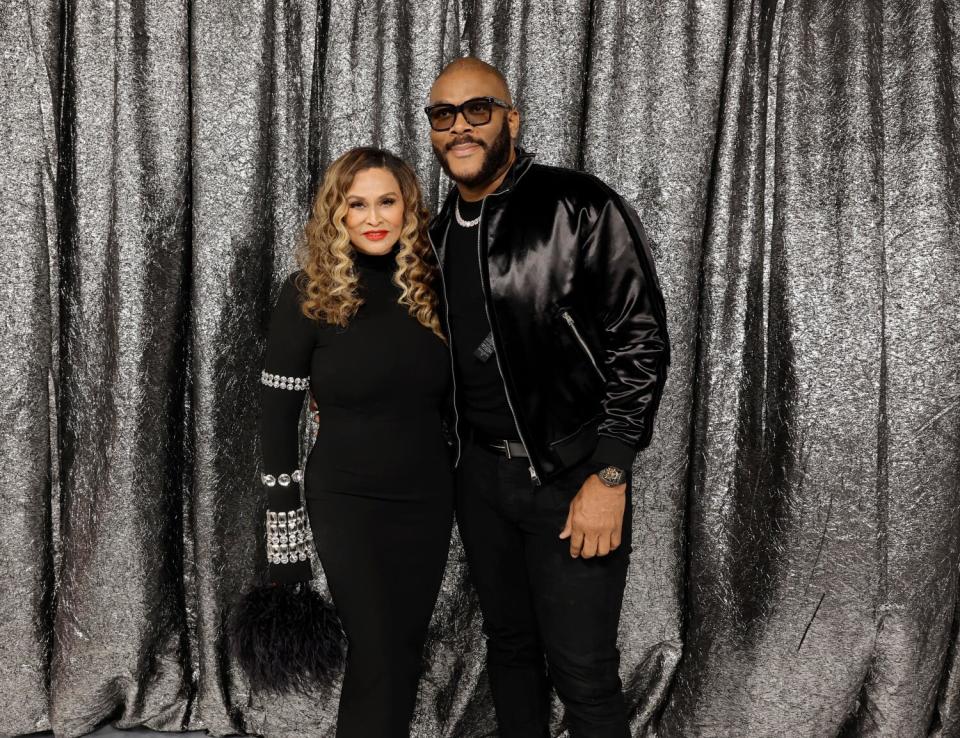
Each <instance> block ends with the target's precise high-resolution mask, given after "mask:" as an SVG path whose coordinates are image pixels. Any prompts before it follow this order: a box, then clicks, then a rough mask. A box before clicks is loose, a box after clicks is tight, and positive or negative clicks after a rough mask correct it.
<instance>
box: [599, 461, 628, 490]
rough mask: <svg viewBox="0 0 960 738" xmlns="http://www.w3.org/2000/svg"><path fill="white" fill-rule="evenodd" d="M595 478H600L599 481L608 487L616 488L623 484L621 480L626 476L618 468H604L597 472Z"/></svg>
mask: <svg viewBox="0 0 960 738" xmlns="http://www.w3.org/2000/svg"><path fill="white" fill-rule="evenodd" d="M597 476H598V477H600V481H601V482H603V483H604V484H605V485H607V486H608V487H617V486H619V485H621V484H623V478H624V477H625V476H626V472H624V471H623V469H621V468H620V467H618V466H605V467H603V469H601V470H600V471H598V472H597Z"/></svg>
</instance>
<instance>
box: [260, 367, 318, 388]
mask: <svg viewBox="0 0 960 738" xmlns="http://www.w3.org/2000/svg"><path fill="white" fill-rule="evenodd" d="M260 382H261V383H262V384H265V385H267V386H268V387H276V388H277V389H288V390H299V391H302V390H305V389H309V388H310V377H287V376H284V375H283V374H271V373H270V372H268V371H267V370H266V369H263V370H261V372H260Z"/></svg>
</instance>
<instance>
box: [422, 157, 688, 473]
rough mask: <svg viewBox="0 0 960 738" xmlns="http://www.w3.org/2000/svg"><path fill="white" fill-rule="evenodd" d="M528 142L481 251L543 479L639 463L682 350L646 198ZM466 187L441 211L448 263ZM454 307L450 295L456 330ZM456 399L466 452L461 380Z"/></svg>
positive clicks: (507, 362) (498, 346)
mask: <svg viewBox="0 0 960 738" xmlns="http://www.w3.org/2000/svg"><path fill="white" fill-rule="evenodd" d="M516 153H517V158H516V161H515V162H514V164H513V165H512V166H511V169H510V171H509V173H508V174H507V176H506V178H505V180H504V184H503V185H502V186H501V187H500V188H499V189H498V190H497V191H496V192H494V193H491V194H489V195H487V196H486V197H485V198H484V200H483V203H482V206H481V211H480V223H479V225H478V228H477V231H478V233H477V241H478V243H477V258H478V259H479V260H480V273H481V280H482V288H483V293H484V297H485V302H486V309H487V315H488V317H489V319H490V327H491V330H492V332H493V339H494V347H495V356H496V360H497V364H498V367H499V369H500V374H501V376H502V377H503V381H504V386H505V388H506V394H507V400H508V403H509V405H510V409H511V410H512V411H513V415H514V420H515V421H516V424H517V430H518V433H519V435H520V441H521V442H522V443H523V445H524V447H525V448H526V450H527V453H528V455H529V457H530V458H529V462H530V476H531V479H532V480H533V482H534V483H535V484H542V483H544V482H547V481H549V480H550V479H552V478H554V477H556V476H557V475H558V474H560V473H561V472H562V471H564V470H566V469H568V468H569V467H571V466H573V465H575V464H577V463H579V462H581V461H583V460H585V459H587V458H588V457H591V458H592V459H593V460H595V461H597V462H600V463H602V464H613V465H615V466H618V467H620V468H622V469H627V470H629V469H630V468H631V467H632V465H633V461H634V458H635V456H636V454H637V452H638V451H639V450H640V449H642V448H644V447H646V446H647V445H648V444H649V443H650V438H651V435H652V433H653V421H654V418H655V416H656V413H657V409H658V407H659V404H660V396H661V393H662V392H663V386H664V383H665V381H666V375H667V366H668V365H669V363H670V343H669V338H668V335H667V322H666V308H665V306H664V302H663V295H662V294H661V291H660V284H659V281H658V279H657V274H656V269H655V266H654V261H653V256H652V254H651V252H650V246H649V243H648V240H647V237H646V234H645V232H644V229H643V226H642V225H641V223H640V218H639V216H638V215H637V213H636V212H635V211H634V210H633V208H631V207H630V206H629V205H628V204H627V203H626V202H625V201H624V200H623V198H621V197H620V196H619V195H618V194H617V193H616V192H614V191H613V190H612V189H611V188H610V187H609V186H608V185H606V184H605V183H604V182H603V181H601V180H600V179H598V178H597V177H595V176H593V175H591V174H586V173H583V172H578V171H576V170H572V169H565V168H561V167H553V166H546V165H543V164H539V163H535V162H534V160H533V157H534V154H533V153H530V152H526V151H523V150H522V149H520V148H519V147H518V148H517V150H516ZM456 195H457V188H456V187H453V188H451V190H450V192H449V193H448V195H447V197H446V200H445V201H444V203H443V206H442V207H441V209H440V212H439V213H438V214H437V215H436V216H435V217H434V218H433V219H432V221H431V223H430V240H431V244H432V246H433V248H434V254H435V256H436V259H437V262H438V263H439V264H441V265H442V264H443V257H444V249H445V246H446V235H447V230H448V228H449V226H450V222H451V220H452V218H453V206H454V203H455V202H456ZM441 276H442V270H441ZM438 286H439V287H440V288H441V289H442V288H443V283H442V280H441V281H440V284H439V285H438ZM438 292H441V290H438ZM441 296H442V302H443V303H444V304H445V301H446V298H445V295H441ZM446 317H447V316H446V311H445V310H444V309H443V308H441V310H440V318H441V321H443V322H444V329H445V330H446V331H447V335H448V336H449V330H448V323H447V322H446ZM455 340H456V336H452V337H450V342H451V352H450V358H451V362H452V361H453V352H452V342H453V341H455ZM451 400H452V408H451V414H452V423H451V425H452V430H453V432H452V436H453V438H452V443H453V446H454V459H455V460H454V464H457V463H458V462H459V459H460V437H461V435H462V430H463V429H462V428H459V427H458V426H459V425H460V423H459V419H458V414H457V412H456V403H457V398H456V383H454V386H453V392H452V397H451Z"/></svg>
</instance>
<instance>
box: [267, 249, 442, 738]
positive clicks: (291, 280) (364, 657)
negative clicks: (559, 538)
mask: <svg viewBox="0 0 960 738" xmlns="http://www.w3.org/2000/svg"><path fill="white" fill-rule="evenodd" d="M396 252H397V249H396V248H395V249H394V250H393V251H392V252H391V253H388V254H384V255H381V256H375V255H369V254H364V253H361V252H354V264H355V268H356V269H357V273H358V277H359V291H360V296H361V298H363V300H364V304H363V305H362V306H361V307H360V309H359V311H358V313H357V314H356V315H355V316H354V317H353V318H352V319H351V320H350V322H349V325H348V326H347V327H346V328H341V327H337V326H332V325H329V324H326V323H322V322H317V321H314V320H311V319H310V318H307V317H306V316H305V315H303V313H302V312H301V310H300V297H299V293H298V290H297V287H296V285H295V278H296V276H297V273H296V272H294V273H292V274H290V275H288V277H287V278H286V280H285V281H284V284H283V286H282V288H281V291H280V294H279V296H278V299H277V302H276V303H275V306H274V309H273V313H272V316H271V321H270V328H269V335H268V339H267V348H266V355H265V358H264V365H263V374H262V378H261V381H262V391H261V398H262V404H261V406H262V411H261V420H260V433H261V447H262V452H263V473H264V474H265V475H270V477H272V478H273V479H274V480H280V477H281V475H283V474H286V475H288V476H289V479H287V478H286V477H285V478H283V479H282V481H283V482H287V483H286V484H282V483H281V481H275V482H274V483H273V484H272V486H268V487H267V490H268V508H269V509H270V510H271V511H287V512H288V513H289V511H294V518H295V522H294V523H293V524H292V525H293V526H294V530H293V531H292V532H291V535H292V536H293V537H294V538H295V537H296V534H297V532H298V531H297V526H298V525H300V524H299V523H297V522H296V519H297V517H298V515H297V513H296V511H297V508H298V507H299V505H300V502H299V487H298V482H297V480H296V479H295V477H297V476H299V474H298V473H297V472H296V470H297V468H298V461H299V436H298V423H299V418H300V413H301V411H302V409H303V404H304V398H305V392H306V390H307V388H308V386H309V388H310V389H311V390H312V392H313V395H314V397H315V398H316V402H317V408H318V422H319V426H318V427H319V430H318V433H317V438H316V441H315V443H314V445H313V447H312V449H311V451H310V453H309V456H308V459H307V463H306V465H305V469H304V471H303V483H304V495H305V497H306V509H307V513H308V516H309V521H310V527H311V528H312V531H313V537H314V542H315V543H316V548H317V554H318V556H319V558H320V562H321V564H322V565H323V569H324V572H325V574H326V577H327V582H328V584H329V586H330V592H331V594H332V596H333V600H334V604H335V606H336V608H337V612H338V614H339V616H340V619H341V622H342V623H343V627H344V630H345V632H346V634H347V638H348V640H349V648H348V652H347V666H346V672H345V675H344V682H343V689H342V692H341V697H340V712H339V717H338V721H337V736H338V737H341V738H344V737H347V736H363V738H378V737H379V736H406V735H407V731H408V723H409V720H410V716H411V713H412V711H413V707H414V703H415V699H416V690H417V681H418V679H419V674H420V663H421V662H420V659H421V652H422V648H423V644H424V640H425V637H426V631H427V626H428V624H429V621H430V616H431V613H432V611H433V607H434V605H435V603H436V599H437V595H438V593H439V588H440V583H441V579H442V577H443V571H444V567H445V565H446V559H447V549H448V546H449V541H450V532H451V527H452V519H453V486H452V485H453V477H452V470H451V468H450V455H449V452H448V448H447V443H446V441H445V438H444V435H443V432H442V424H441V417H442V412H443V407H444V398H445V396H446V393H447V391H448V389H449V382H450V381H451V380H450V363H449V355H448V350H447V348H446V346H445V345H444V344H443V342H442V341H441V340H440V339H439V338H438V337H437V336H436V335H435V334H434V333H433V332H432V331H431V330H429V329H428V328H425V327H424V326H423V325H421V324H420V323H419V322H418V321H417V320H416V318H414V317H413V316H411V315H410V314H409V313H408V311H407V307H406V306H405V305H400V304H398V302H397V299H398V298H399V296H400V294H401V289H400V287H398V286H397V285H396V284H394V283H393V281H392V274H393V272H394V271H395V269H396ZM266 479H267V481H266V483H267V484H268V485H269V484H270V478H269V477H268V478H266ZM304 532H306V531H304ZM300 537H301V538H304V541H303V542H302V543H297V542H296V541H294V542H293V543H288V548H287V549H286V550H285V553H286V558H287V563H282V561H281V560H280V559H281V558H282V554H280V553H275V552H272V551H271V550H270V548H269V546H268V558H271V559H272V560H271V561H269V563H268V568H269V576H270V579H271V580H272V581H276V582H291V581H300V580H304V579H309V578H310V576H311V571H310V568H309V559H308V558H307V559H306V560H301V554H300V552H299V550H298V547H299V549H302V550H303V551H304V552H305V551H306V547H307V546H308V545H309V541H308V540H306V537H305V536H300ZM304 556H305V553H304Z"/></svg>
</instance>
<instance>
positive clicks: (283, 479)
mask: <svg viewBox="0 0 960 738" xmlns="http://www.w3.org/2000/svg"><path fill="white" fill-rule="evenodd" d="M302 479H303V472H301V471H300V470H299V469H294V470H293V471H292V472H291V473H290V474H286V473H284V474H281V475H280V476H279V477H275V476H273V474H261V475H260V481H261V482H263V483H264V484H265V485H267V486H268V487H275V486H277V484H279V485H280V486H281V487H289V486H290V482H297V483H299V482H300V481H301V480H302Z"/></svg>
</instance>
